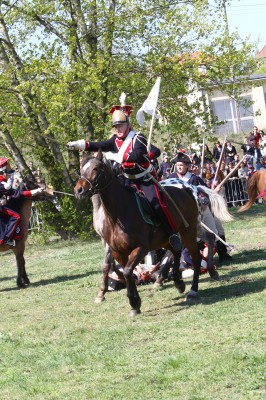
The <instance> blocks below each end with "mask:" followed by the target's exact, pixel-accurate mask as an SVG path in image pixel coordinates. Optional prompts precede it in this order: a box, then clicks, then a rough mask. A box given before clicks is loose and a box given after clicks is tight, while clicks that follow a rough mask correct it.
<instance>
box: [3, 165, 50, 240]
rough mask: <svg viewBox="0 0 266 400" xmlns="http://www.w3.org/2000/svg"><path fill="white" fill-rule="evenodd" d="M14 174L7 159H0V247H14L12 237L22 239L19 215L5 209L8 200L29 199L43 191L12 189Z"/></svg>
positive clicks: (7, 208)
mask: <svg viewBox="0 0 266 400" xmlns="http://www.w3.org/2000/svg"><path fill="white" fill-rule="evenodd" d="M14 172H15V171H13V170H11V168H10V164H9V160H8V158H6V157H2V158H0V222H1V223H0V245H1V244H7V245H9V246H15V241H14V237H16V239H19V238H21V237H22V233H21V232H20V227H19V224H20V215H19V213H17V212H16V211H14V210H11V209H10V208H9V207H6V204H7V205H8V200H9V198H10V199H12V198H13V199H20V198H30V197H32V196H34V195H35V194H37V193H40V192H42V190H43V189H41V188H39V189H35V190H31V191H30V190H20V189H13V187H12V184H13V174H14Z"/></svg>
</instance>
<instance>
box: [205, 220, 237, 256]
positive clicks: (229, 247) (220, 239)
mask: <svg viewBox="0 0 266 400" xmlns="http://www.w3.org/2000/svg"><path fill="white" fill-rule="evenodd" d="M200 225H201V226H202V227H203V228H204V229H205V230H206V231H208V232H210V233H212V234H213V235H214V236H215V237H216V239H218V240H219V241H220V242H222V243H223V244H224V245H225V246H226V247H228V249H229V250H233V249H234V246H233V245H231V244H228V243H226V242H225V241H224V240H223V239H222V238H220V236H218V235H216V233H214V232H213V231H212V230H211V229H210V228H209V227H208V226H207V225H205V224H204V223H203V222H202V221H200Z"/></svg>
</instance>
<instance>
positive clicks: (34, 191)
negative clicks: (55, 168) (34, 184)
mask: <svg viewBox="0 0 266 400" xmlns="http://www.w3.org/2000/svg"><path fill="white" fill-rule="evenodd" d="M30 192H31V195H32V196H34V195H35V194H39V193H42V192H43V188H38V189H33V190H31V191H30Z"/></svg>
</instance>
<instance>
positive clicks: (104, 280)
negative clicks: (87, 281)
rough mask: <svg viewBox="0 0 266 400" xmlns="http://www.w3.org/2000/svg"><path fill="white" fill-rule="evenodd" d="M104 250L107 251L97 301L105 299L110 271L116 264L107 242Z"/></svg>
mask: <svg viewBox="0 0 266 400" xmlns="http://www.w3.org/2000/svg"><path fill="white" fill-rule="evenodd" d="M104 251H105V254H104V262H103V267H102V281H101V285H100V289H99V292H98V294H97V297H96V299H95V303H101V302H102V301H104V300H105V293H106V292H107V291H108V276H109V272H110V269H111V267H112V266H113V265H114V258H113V256H112V253H111V249H110V247H109V246H108V244H107V243H105V248H104Z"/></svg>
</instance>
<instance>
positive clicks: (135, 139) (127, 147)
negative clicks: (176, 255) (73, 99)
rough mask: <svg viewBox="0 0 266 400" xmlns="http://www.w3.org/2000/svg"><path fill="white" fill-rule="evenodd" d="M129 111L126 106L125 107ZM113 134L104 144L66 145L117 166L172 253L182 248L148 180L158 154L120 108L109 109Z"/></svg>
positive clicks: (155, 148) (152, 183) (82, 141)
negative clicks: (148, 208) (98, 155)
mask: <svg viewBox="0 0 266 400" xmlns="http://www.w3.org/2000/svg"><path fill="white" fill-rule="evenodd" d="M126 107H129V106H126ZM111 113H112V122H113V129H114V134H113V135H112V136H111V137H110V138H109V139H107V140H104V141H101V142H91V141H87V140H77V141H73V142H69V143H68V147H69V148H70V149H75V150H83V151H84V150H85V151H92V152H95V151H97V150H99V149H102V151H104V152H106V154H105V156H106V158H107V159H109V160H113V161H116V162H117V163H119V164H120V167H121V172H122V177H123V181H124V183H125V184H128V183H129V184H134V185H136V186H137V187H138V188H139V189H140V190H141V191H143V192H144V193H145V195H146V197H147V199H148V201H149V202H150V204H151V206H152V207H153V209H154V210H155V212H156V215H157V216H158V218H159V220H160V221H161V223H162V224H163V226H164V228H165V230H166V232H167V233H168V234H169V242H170V244H171V246H172V247H173V248H174V250H176V251H178V250H180V248H181V242H180V239H179V236H178V235H177V234H176V232H175V231H174V224H173V222H172V221H171V218H170V216H168V215H167V214H166V212H167V210H166V211H165V212H164V210H163V209H162V207H161V205H160V201H159V194H158V188H157V186H156V185H155V184H154V182H153V181H152V180H151V179H150V177H149V176H148V174H149V173H152V174H153V173H155V171H154V170H153V165H152V162H151V161H152V160H153V159H155V158H157V157H159V155H160V153H161V151H160V150H159V149H158V148H157V147H155V146H152V145H151V148H150V149H149V150H148V149H147V140H146V138H145V136H144V135H143V134H142V133H140V132H135V131H133V129H132V126H131V123H130V120H129V114H130V110H129V112H128V110H125V109H124V110H123V108H122V107H120V106H115V107H113V108H112V109H111Z"/></svg>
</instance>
